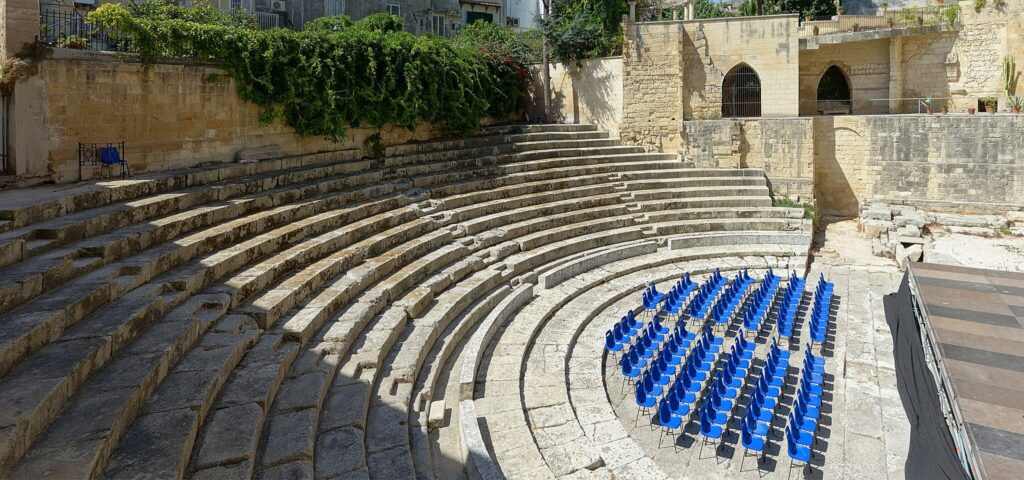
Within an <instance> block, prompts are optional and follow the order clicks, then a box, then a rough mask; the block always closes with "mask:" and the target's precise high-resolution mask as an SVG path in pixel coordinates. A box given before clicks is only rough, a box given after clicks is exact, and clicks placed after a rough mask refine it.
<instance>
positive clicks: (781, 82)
mask: <svg viewBox="0 0 1024 480" xmlns="http://www.w3.org/2000/svg"><path fill="white" fill-rule="evenodd" d="M797 24H798V17H797V16H796V15H776V16H767V17H756V18H755V17H736V18H722V19H713V20H691V21H687V22H683V25H684V28H685V30H686V35H685V36H683V37H682V40H683V43H682V45H681V46H682V52H681V54H682V55H683V58H684V68H685V76H684V82H683V84H684V85H683V102H684V108H685V118H686V119H687V120H690V119H713V118H721V116H722V111H721V109H722V106H721V103H722V81H723V80H724V78H725V75H726V74H728V73H729V71H730V70H732V69H733V68H734V67H736V66H737V65H740V64H741V63H745V64H747V65H749V66H750V67H751V68H753V69H754V71H755V72H757V75H758V77H759V79H760V81H761V115H762V116H764V117H784V116H795V115H798V114H799V102H800V90H799V78H800V72H799V57H800V44H799V34H798V32H797Z"/></svg>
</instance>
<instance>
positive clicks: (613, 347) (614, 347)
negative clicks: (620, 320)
mask: <svg viewBox="0 0 1024 480" xmlns="http://www.w3.org/2000/svg"><path fill="white" fill-rule="evenodd" d="M622 348H623V345H622V344H621V343H619V342H616V341H615V336H614V335H613V334H612V331H611V330H608V331H607V332H605V334H604V349H605V350H608V351H609V352H612V355H613V358H618V353H619V352H621V351H622Z"/></svg>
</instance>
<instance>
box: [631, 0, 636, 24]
mask: <svg viewBox="0 0 1024 480" xmlns="http://www.w3.org/2000/svg"><path fill="white" fill-rule="evenodd" d="M629 21H630V22H635V21H636V2H635V1H632V2H629Z"/></svg>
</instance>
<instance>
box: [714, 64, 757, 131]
mask: <svg viewBox="0 0 1024 480" xmlns="http://www.w3.org/2000/svg"><path fill="white" fill-rule="evenodd" d="M760 116H761V79H760V78H759V77H758V76H757V72H755V71H754V69H753V68H750V65H747V64H745V63H741V64H739V65H736V66H735V67H732V70H729V73H727V74H725V80H723V81H722V117H723V118H735V117H760Z"/></svg>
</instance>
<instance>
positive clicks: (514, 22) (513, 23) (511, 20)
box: [505, 17, 519, 27]
mask: <svg viewBox="0 0 1024 480" xmlns="http://www.w3.org/2000/svg"><path fill="white" fill-rule="evenodd" d="M505 24H506V25H508V26H510V27H518V26H519V18H517V17H505Z"/></svg>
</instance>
